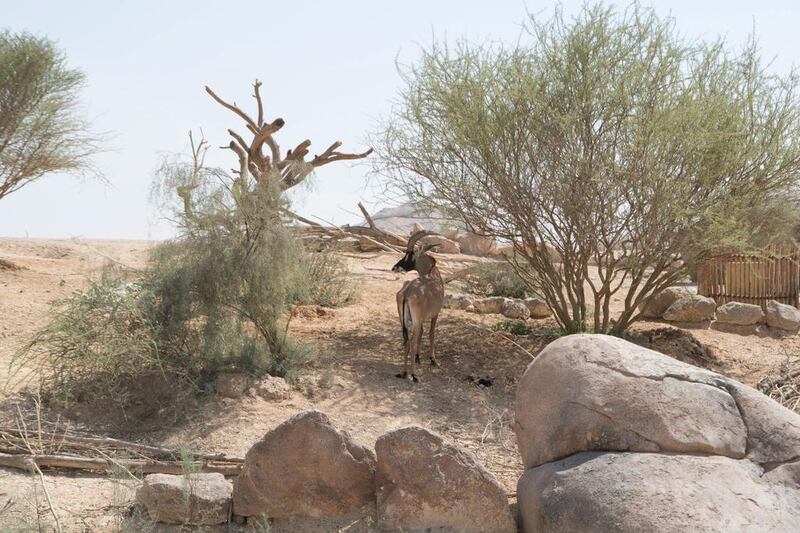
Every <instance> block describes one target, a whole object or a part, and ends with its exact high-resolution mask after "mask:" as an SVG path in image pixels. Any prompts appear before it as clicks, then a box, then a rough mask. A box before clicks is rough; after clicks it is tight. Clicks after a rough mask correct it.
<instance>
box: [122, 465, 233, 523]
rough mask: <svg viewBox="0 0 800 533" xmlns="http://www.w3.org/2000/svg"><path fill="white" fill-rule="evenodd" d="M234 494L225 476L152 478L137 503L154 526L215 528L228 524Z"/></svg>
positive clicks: (157, 475) (144, 487)
mask: <svg viewBox="0 0 800 533" xmlns="http://www.w3.org/2000/svg"><path fill="white" fill-rule="evenodd" d="M232 491H233V485H232V484H231V482H230V481H228V480H226V479H225V476H223V475H222V474H189V475H186V476H175V475H171V474H149V475H147V476H145V478H144V482H143V483H142V486H141V487H139V490H137V491H136V500H137V501H138V502H139V503H140V504H141V505H142V506H144V508H145V509H146V510H147V514H148V515H150V518H151V519H152V520H153V521H155V522H166V523H167V524H189V525H196V526H202V525H216V524H223V523H225V522H227V521H228V515H229V514H230V508H231V493H232Z"/></svg>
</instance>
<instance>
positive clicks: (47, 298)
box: [0, 239, 800, 531]
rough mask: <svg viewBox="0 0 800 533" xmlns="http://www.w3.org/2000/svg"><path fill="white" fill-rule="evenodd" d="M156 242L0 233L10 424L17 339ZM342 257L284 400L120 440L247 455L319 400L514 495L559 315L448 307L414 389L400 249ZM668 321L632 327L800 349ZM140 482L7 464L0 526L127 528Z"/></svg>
mask: <svg viewBox="0 0 800 533" xmlns="http://www.w3.org/2000/svg"><path fill="white" fill-rule="evenodd" d="M150 246H151V243H148V242H142V241H85V240H66V241H55V240H29V239H0V258H2V259H6V260H10V261H12V262H13V263H14V264H16V265H17V266H19V267H22V268H21V269H19V270H9V269H0V380H2V383H3V384H4V385H5V386H4V388H3V391H2V392H0V395H1V396H2V397H0V400H1V401H2V405H3V406H4V407H3V411H4V412H3V413H2V418H3V422H4V423H10V421H11V420H13V418H14V417H15V416H19V415H18V414H17V413H16V408H17V407H16V406H19V408H20V413H21V414H22V416H23V417H26V418H28V419H29V420H30V419H31V415H32V413H31V402H30V391H31V390H33V389H35V381H33V380H28V381H23V380H22V379H21V376H24V373H22V374H19V373H15V374H12V373H11V372H10V369H9V363H10V362H11V359H12V357H13V354H14V353H15V351H16V350H17V349H18V348H19V346H21V345H22V344H23V343H24V342H25V340H26V339H27V338H29V336H30V335H31V334H32V332H33V331H35V329H36V328H37V327H39V326H41V325H42V324H44V323H45V322H46V320H47V313H48V309H49V304H50V302H51V301H52V300H54V299H57V298H60V297H63V296H66V295H68V294H69V293H70V292H71V291H73V290H76V289H79V288H81V287H83V286H85V285H86V283H87V282H88V280H89V279H91V278H92V277H93V276H98V275H99V273H100V272H101V270H102V269H103V268H123V267H125V268H134V269H135V268H141V267H142V266H143V265H144V263H145V261H146V255H147V250H148V248H149V247H150ZM344 258H345V260H346V261H347V262H348V265H349V268H350V271H351V272H352V275H353V278H354V282H355V283H356V285H357V288H358V291H359V299H358V301H357V302H356V303H354V304H352V305H350V306H348V307H345V308H341V309H335V310H327V309H319V308H316V307H307V308H303V309H300V310H299V312H298V314H297V316H296V317H295V318H294V319H293V320H292V322H291V328H290V331H291V334H292V335H294V336H295V337H297V338H299V339H301V340H305V341H312V342H315V343H318V344H319V345H321V346H322V347H324V350H323V351H324V354H325V355H324V357H322V358H321V359H320V360H319V361H318V362H317V363H316V364H315V365H314V367H313V368H310V369H309V370H308V372H307V373H306V375H304V376H303V378H302V379H301V381H300V383H299V384H298V386H297V388H296V390H295V391H294V392H293V394H292V395H291V397H290V398H289V399H287V400H283V401H279V402H274V401H273V402H268V401H265V400H263V399H261V398H258V397H255V398H251V397H248V396H245V397H243V398H239V399H226V398H216V399H212V400H209V401H206V402H204V403H203V404H202V405H200V406H199V407H198V408H197V409H196V410H195V411H193V412H192V413H191V416H189V417H188V418H187V419H186V420H183V421H181V422H179V423H177V424H169V425H163V424H162V425H159V424H153V425H151V426H149V427H148V428H147V429H148V431H143V430H142V428H134V427H129V428H123V429H120V430H117V431H115V432H114V435H113V436H117V437H122V438H126V439H128V440H136V441H141V442H146V443H150V444H157V445H164V446H171V447H181V446H188V447H191V448H193V449H197V450H201V451H215V452H225V453H228V454H231V455H239V456H242V455H244V453H245V452H246V451H247V449H248V448H249V447H250V446H251V445H252V444H253V443H254V442H255V441H257V440H258V439H259V438H260V437H261V436H263V434H264V433H265V432H266V431H267V430H269V429H271V428H274V427H275V426H277V425H278V424H279V423H280V422H282V421H284V420H285V419H287V418H288V417H289V416H291V415H293V414H295V413H297V412H299V411H302V410H305V409H308V408H312V407H315V408H317V409H319V410H321V411H323V412H325V413H327V414H328V415H329V417H330V418H331V419H332V420H333V421H334V422H335V423H336V425H337V426H338V427H340V428H343V429H346V430H348V431H349V432H350V433H351V434H352V435H353V436H354V438H355V439H356V440H357V441H359V442H362V443H363V444H365V445H366V446H368V447H373V446H374V444H375V441H376V439H377V438H378V436H380V435H381V434H383V433H384V432H386V431H389V430H392V429H395V428H399V427H402V426H405V425H407V424H411V423H413V424H419V425H422V426H424V427H427V428H430V429H433V430H435V431H436V432H438V433H440V434H441V435H443V436H444V437H445V438H446V439H450V440H452V441H455V442H458V443H460V444H461V445H463V446H465V447H466V448H468V449H469V450H471V451H472V452H474V453H475V454H476V456H477V458H478V459H479V461H480V462H481V463H482V464H484V465H485V466H486V467H487V469H488V470H489V471H491V472H492V473H493V474H494V475H495V476H496V477H497V478H498V480H499V481H500V483H501V484H502V485H503V487H504V488H505V489H506V490H507V491H508V492H509V493H513V492H514V491H515V490H516V489H515V488H516V482H517V479H518V478H519V477H520V475H521V474H522V472H523V467H522V463H521V461H520V458H519V453H518V452H517V448H516V442H515V438H514V434H513V432H512V430H511V422H512V420H513V417H514V412H513V409H514V394H515V389H516V384H517V382H518V381H519V379H520V377H521V376H522V373H523V371H524V369H525V367H526V366H527V365H528V363H529V362H530V361H531V358H532V356H533V355H535V354H536V353H538V351H539V350H541V349H542V348H543V347H544V346H545V345H546V344H547V343H548V342H550V341H552V340H553V339H554V338H555V337H554V336H553V335H552V330H553V328H554V327H555V322H553V321H552V320H551V319H545V320H536V321H529V324H530V325H531V326H532V327H533V328H534V330H535V333H534V335H532V336H529V337H513V338H512V337H510V336H509V335H508V334H506V333H498V332H495V331H493V330H492V328H491V326H492V325H493V324H494V323H495V322H497V321H498V320H500V319H502V317H500V316H499V315H476V314H473V313H467V312H465V311H456V310H449V309H448V310H445V311H443V313H442V316H441V317H440V320H439V328H438V334H437V356H438V359H439V361H440V362H441V364H442V367H441V368H430V367H429V366H427V365H425V366H423V369H422V371H421V372H420V377H421V380H422V381H421V383H419V384H416V385H413V384H410V383H408V382H405V381H401V380H399V379H396V378H395V377H394V374H395V373H397V372H398V371H399V370H400V369H401V368H400V365H401V364H402V360H401V356H400V332H399V327H398V324H397V318H396V309H395V303H394V293H395V292H396V291H397V289H398V288H399V287H400V286H401V285H402V281H403V279H405V276H401V275H397V274H393V273H392V272H390V271H389V268H390V267H391V265H392V264H393V263H394V262H395V261H396V259H397V258H396V257H394V256H393V255H391V254H360V255H347V256H346V257H344ZM665 327H668V326H667V325H666V324H664V323H655V322H642V323H640V324H637V325H636V330H637V331H638V332H640V333H641V332H644V333H645V335H643V336H641V337H640V341H641V342H644V343H648V344H649V345H650V346H651V347H653V348H655V349H657V350H660V351H663V352H665V353H668V354H669V355H673V356H676V357H679V358H681V359H683V360H689V361H691V362H694V363H695V364H699V365H702V366H705V367H707V368H710V369H712V370H715V371H718V372H721V373H724V374H726V375H728V376H730V377H733V378H734V379H737V380H740V381H742V382H744V383H746V384H749V385H755V384H756V383H757V382H758V380H759V379H761V378H762V377H764V376H765V375H768V374H770V373H773V372H775V371H776V370H777V368H778V367H779V366H780V364H781V363H782V362H784V361H785V360H786V358H787V357H789V356H792V355H796V354H798V353H800V340H798V337H795V336H789V337H781V336H777V335H770V334H762V335H756V334H749V335H742V334H738V333H736V332H724V331H718V330H715V329H707V328H706V329H691V330H685V331H686V332H687V333H688V335H687V334H681V333H664V332H663V331H657V330H659V329H660V328H665ZM654 331H655V332H656V333H654ZM698 347H700V348H701V350H699V351H698ZM477 378H489V379H490V380H491V382H492V386H490V387H485V386H481V385H478V384H476V383H475V381H476V380H477ZM33 414H35V413H33ZM59 416H62V418H58V417H59ZM40 418H41V419H42V420H43V422H44V423H45V424H60V425H61V426H62V427H63V426H64V425H70V426H72V427H79V428H81V429H85V430H88V431H93V432H99V431H100V430H101V429H100V428H98V427H97V426H96V424H95V423H94V421H93V419H92V418H91V417H90V416H88V415H84V416H78V417H77V418H66V419H65V418H63V413H58V414H57V413H55V412H52V411H50V410H47V409H44V410H43V411H42V412H41V415H40ZM137 485H138V483H137V482H136V481H135V480H131V479H126V478H125V477H124V476H117V477H114V476H107V477H97V476H83V475H67V474H53V473H48V472H46V473H45V474H44V476H43V477H42V478H40V477H38V476H30V475H26V474H23V473H21V472H17V471H13V470H8V469H0V526H3V527H5V528H12V529H13V528H17V529H19V530H37V528H39V525H40V524H44V525H43V526H42V527H43V528H44V530H47V528H49V527H51V525H52V524H53V522H54V520H53V517H52V515H51V512H50V510H49V509H50V507H51V506H52V507H53V508H54V509H56V513H57V516H58V517H59V522H60V523H61V526H62V527H63V529H64V530H65V531H83V530H87V531H89V530H91V531H108V530H114V529H120V528H123V527H125V525H126V524H128V525H130V519H129V518H126V515H125V513H126V510H127V509H128V505H129V503H130V501H131V500H132V494H133V490H135V487H136V486H137ZM43 488H46V489H47V490H46V491H45V490H43ZM48 499H49V500H50V504H48Z"/></svg>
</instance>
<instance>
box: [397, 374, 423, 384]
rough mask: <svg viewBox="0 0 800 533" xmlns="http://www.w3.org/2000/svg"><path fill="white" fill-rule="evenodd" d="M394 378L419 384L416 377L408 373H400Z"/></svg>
mask: <svg viewBox="0 0 800 533" xmlns="http://www.w3.org/2000/svg"><path fill="white" fill-rule="evenodd" d="M394 377H396V378H400V379H407V380H409V381H411V382H413V383H417V382H419V379H417V376H415V375H414V374H409V373H408V372H400V373H399V374H395V375H394Z"/></svg>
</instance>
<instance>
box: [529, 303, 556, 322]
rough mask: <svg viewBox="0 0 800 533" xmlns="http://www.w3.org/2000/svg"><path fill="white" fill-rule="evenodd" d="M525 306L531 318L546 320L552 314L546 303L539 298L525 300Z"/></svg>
mask: <svg viewBox="0 0 800 533" xmlns="http://www.w3.org/2000/svg"><path fill="white" fill-rule="evenodd" d="M525 306H526V307H527V308H528V311H529V312H530V314H531V318H547V317H549V316H551V315H552V314H553V312H552V311H550V307H549V306H548V305H547V302H545V301H544V300H540V299H539V298H528V299H526V300H525Z"/></svg>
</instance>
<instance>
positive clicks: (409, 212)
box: [361, 204, 463, 236]
mask: <svg viewBox="0 0 800 533" xmlns="http://www.w3.org/2000/svg"><path fill="white" fill-rule="evenodd" d="M372 219H373V220H374V221H375V225H376V226H378V227H379V228H380V229H382V230H383V231H388V232H391V233H395V234H397V235H403V236H405V235H408V234H409V233H410V232H411V228H412V227H413V226H414V223H415V222H416V223H418V224H420V225H421V226H422V227H423V229H427V230H431V231H436V232H439V233H443V232H445V231H447V230H450V229H456V228H462V227H463V224H461V223H459V222H458V221H456V220H453V219H448V218H446V217H445V216H444V215H443V214H442V213H440V212H438V211H430V210H428V209H426V210H422V209H421V208H419V207H418V206H415V205H413V204H403V205H400V206H397V207H387V208H385V209H381V210H380V211H378V212H376V213H374V214H373V215H372ZM361 225H364V226H366V225H367V222H366V221H363V222H361Z"/></svg>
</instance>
